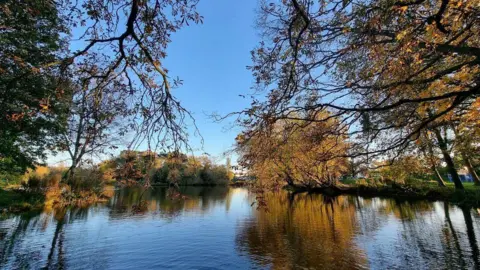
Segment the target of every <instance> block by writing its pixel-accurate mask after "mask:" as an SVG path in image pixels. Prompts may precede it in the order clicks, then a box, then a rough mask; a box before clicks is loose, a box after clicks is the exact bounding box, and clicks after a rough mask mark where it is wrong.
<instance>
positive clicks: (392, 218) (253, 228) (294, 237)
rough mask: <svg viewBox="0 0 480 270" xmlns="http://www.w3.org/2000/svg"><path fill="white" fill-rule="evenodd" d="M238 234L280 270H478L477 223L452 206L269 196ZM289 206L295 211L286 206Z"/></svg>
mask: <svg viewBox="0 0 480 270" xmlns="http://www.w3.org/2000/svg"><path fill="white" fill-rule="evenodd" d="M265 199H266V202H267V205H268V209H267V210H266V211H256V212H255V213H254V216H253V217H251V218H250V219H248V220H246V221H245V222H244V224H243V225H242V226H241V228H242V229H241V230H240V232H239V233H238V235H237V244H238V249H239V251H240V252H241V253H244V254H248V256H250V258H251V259H252V260H254V261H256V263H258V264H259V265H262V266H264V267H268V268H274V269H279V268H281V269H284V268H286V269H294V268H306V269H312V268H315V269H352V268H354V269H362V268H372V269H395V268H398V269H404V268H415V269H465V268H468V269H472V268H475V269H480V265H479V253H478V252H479V248H478V242H477V240H476V236H478V235H479V224H478V223H479V218H478V216H476V217H473V216H472V215H475V214H474V212H473V211H470V210H469V209H460V208H457V207H454V206H451V205H448V204H446V203H440V202H435V203H432V202H427V201H416V202H408V201H401V200H393V199H379V198H361V197H354V196H340V197H336V198H331V197H325V196H323V195H308V194H299V195H296V196H294V198H292V196H291V194H290V195H287V196H283V193H276V194H269V195H266V196H265ZM286 205H288V206H289V207H285V206H286Z"/></svg>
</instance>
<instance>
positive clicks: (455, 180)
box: [433, 129, 464, 190]
mask: <svg viewBox="0 0 480 270" xmlns="http://www.w3.org/2000/svg"><path fill="white" fill-rule="evenodd" d="M433 131H434V133H435V136H436V137H437V141H438V146H439V148H440V150H441V151H442V154H443V158H444V159H445V163H447V169H448V172H449V173H450V175H451V176H452V181H453V183H454V184H455V189H458V190H464V188H463V184H462V181H460V177H459V176H458V173H457V170H456V169H455V163H453V159H452V157H451V156H450V153H449V152H448V148H447V143H446V142H445V140H444V139H443V138H442V134H441V133H440V131H439V130H438V129H434V130H433Z"/></svg>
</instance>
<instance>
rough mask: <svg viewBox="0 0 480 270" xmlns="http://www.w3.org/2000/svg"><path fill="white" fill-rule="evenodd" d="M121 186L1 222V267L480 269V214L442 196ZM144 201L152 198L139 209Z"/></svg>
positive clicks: (11, 217)
mask: <svg viewBox="0 0 480 270" xmlns="http://www.w3.org/2000/svg"><path fill="white" fill-rule="evenodd" d="M254 199H255V197H254V195H252V194H249V193H248V191H247V190H246V189H242V188H230V189H229V188H226V187H225V188H219V187H216V188H212V187H209V188H201V187H187V188H182V190H181V194H177V193H176V192H172V190H168V189H165V188H155V189H149V190H147V191H143V190H141V189H139V188H125V189H118V190H116V191H115V194H114V196H113V198H112V200H111V201H110V202H109V203H107V204H98V205H94V206H90V207H88V208H70V209H45V210H44V211H43V212H42V213H39V214H23V215H14V216H10V217H8V218H6V219H4V220H0V268H1V269H42V268H43V269H162V268H163V269H405V268H415V269H480V253H479V244H478V239H479V237H480V215H479V213H478V212H477V211H476V210H470V209H461V208H458V207H456V206H452V205H448V204H447V203H443V202H428V201H415V202H408V201H398V200H394V199H381V198H362V197H356V196H339V197H335V198H329V197H325V196H322V195H316V194H314V195H308V194H299V195H295V196H292V195H289V194H288V193H286V192H277V193H269V194H266V196H265V200H266V202H267V208H266V209H262V210H256V208H255V205H253V206H251V204H252V202H254ZM140 200H145V201H146V205H145V207H144V208H143V209H140V210H142V211H133V209H137V208H135V207H134V206H135V205H138V203H139V201H140Z"/></svg>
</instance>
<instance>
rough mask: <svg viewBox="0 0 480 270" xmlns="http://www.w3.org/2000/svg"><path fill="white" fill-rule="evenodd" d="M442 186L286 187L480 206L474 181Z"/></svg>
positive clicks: (341, 185) (421, 184) (427, 184)
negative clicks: (462, 185)
mask: <svg viewBox="0 0 480 270" xmlns="http://www.w3.org/2000/svg"><path fill="white" fill-rule="evenodd" d="M446 185H447V186H446V187H440V186H438V185H437V184H436V183H431V182H428V183H416V184H404V185H400V184H395V183H393V184H390V185H365V184H355V183H350V184H343V183H342V184H339V185H337V186H335V187H323V188H320V187H319V188H311V189H308V188H305V187H298V186H293V187H292V186H287V187H286V189H288V190H290V191H292V192H294V193H300V192H309V193H322V194H326V195H330V196H337V195H341V194H352V195H359V196H363V197H386V198H398V199H409V200H430V201H448V202H451V203H454V204H456V205H459V206H465V207H475V208H478V207H480V187H479V186H475V185H473V183H464V187H465V190H463V191H457V190H455V187H454V185H453V184H452V183H446Z"/></svg>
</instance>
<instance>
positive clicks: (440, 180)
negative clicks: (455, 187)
mask: <svg viewBox="0 0 480 270" xmlns="http://www.w3.org/2000/svg"><path fill="white" fill-rule="evenodd" d="M432 170H433V171H434V172H435V176H436V177H437V182H438V185H439V186H441V187H446V185H445V181H443V178H442V176H441V175H440V173H439V172H438V169H437V166H435V165H432Z"/></svg>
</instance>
